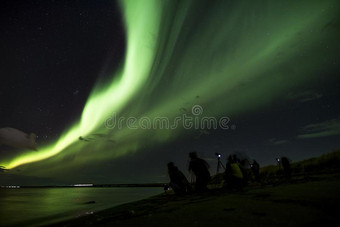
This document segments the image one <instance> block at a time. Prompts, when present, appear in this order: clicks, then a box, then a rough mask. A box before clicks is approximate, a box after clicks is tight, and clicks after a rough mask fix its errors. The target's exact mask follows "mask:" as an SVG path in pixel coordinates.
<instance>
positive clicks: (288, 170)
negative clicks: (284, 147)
mask: <svg viewBox="0 0 340 227" xmlns="http://www.w3.org/2000/svg"><path fill="white" fill-rule="evenodd" d="M281 163H282V168H283V172H284V174H285V177H286V179H287V180H290V178H291V177H292V170H291V168H290V161H289V159H288V158H287V157H282V158H281Z"/></svg>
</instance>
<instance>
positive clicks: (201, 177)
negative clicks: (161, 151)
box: [168, 152, 210, 194]
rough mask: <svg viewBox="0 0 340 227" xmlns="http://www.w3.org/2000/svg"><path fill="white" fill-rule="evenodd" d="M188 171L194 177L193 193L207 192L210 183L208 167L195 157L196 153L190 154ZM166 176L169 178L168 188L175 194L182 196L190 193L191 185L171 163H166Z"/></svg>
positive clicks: (204, 162)
mask: <svg viewBox="0 0 340 227" xmlns="http://www.w3.org/2000/svg"><path fill="white" fill-rule="evenodd" d="M189 157H190V163H189V171H190V172H192V173H193V174H194V175H195V177H196V181H195V186H194V191H195V192H204V191H207V190H208V188H207V185H208V183H209V181H210V173H209V165H208V163H207V162H206V161H204V160H203V159H201V158H199V157H197V153H196V152H190V153H189ZM168 174H169V178H170V184H169V186H170V187H171V188H172V189H173V191H174V192H175V193H177V194H183V193H188V192H191V191H192V189H191V185H190V183H189V181H188V180H187V178H186V177H185V176H184V174H183V173H182V172H181V171H180V170H179V169H178V168H177V167H176V166H175V165H174V163H173V162H169V163H168Z"/></svg>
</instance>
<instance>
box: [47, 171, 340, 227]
mask: <svg viewBox="0 0 340 227" xmlns="http://www.w3.org/2000/svg"><path fill="white" fill-rule="evenodd" d="M339 189H340V174H339V173H334V174H319V175H313V176H308V177H307V178H306V177H303V178H300V179H295V180H291V181H289V182H288V181H287V182H285V181H284V182H279V183H278V184H272V185H259V184H252V185H249V186H248V187H246V188H244V189H243V190H242V191H234V192H225V191H222V190H220V189H211V190H210V191H209V192H206V193H200V194H195V193H194V194H191V195H182V196H179V195H174V194H172V193H163V194H160V195H157V196H153V197H151V198H148V199H144V200H140V201H137V202H132V203H128V204H123V205H120V206H116V207H113V208H110V209H107V210H103V211H100V212H98V213H94V214H91V215H88V216H85V217H81V218H77V219H73V220H69V221H64V222H60V223H56V224H54V225H51V226H307V225H312V224H313V225H315V224H316V225H318V224H320V225H321V224H322V225H323V226H324V225H327V224H329V223H331V222H333V223H334V222H335V221H337V220H338V213H337V207H338V204H339V202H340V194H339Z"/></svg>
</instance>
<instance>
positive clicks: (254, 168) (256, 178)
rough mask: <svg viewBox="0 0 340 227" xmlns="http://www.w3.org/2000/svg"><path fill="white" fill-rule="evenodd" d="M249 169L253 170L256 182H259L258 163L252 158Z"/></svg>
mask: <svg viewBox="0 0 340 227" xmlns="http://www.w3.org/2000/svg"><path fill="white" fill-rule="evenodd" d="M251 171H252V172H253V175H254V178H255V181H256V182H260V164H259V163H258V162H257V161H256V160H254V161H253V163H252V164H251Z"/></svg>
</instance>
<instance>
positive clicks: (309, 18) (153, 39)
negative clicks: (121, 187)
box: [0, 0, 340, 184]
mask: <svg viewBox="0 0 340 227" xmlns="http://www.w3.org/2000/svg"><path fill="white" fill-rule="evenodd" d="M0 4H1V6H0V10H1V14H0V25H1V26H0V34H1V35H0V53H1V54H0V73H1V81H0V119H1V120H0V128H4V127H11V128H16V129H19V130H21V131H23V132H25V133H31V132H33V133H35V134H36V135H37V143H38V151H30V150H25V149H18V148H13V147H9V146H6V145H1V144H0V166H4V167H6V168H8V169H10V170H8V171H5V172H0V183H1V181H2V182H3V184H64V183H135V182H136V183H144V182H167V181H168V177H167V173H166V164H167V163H168V162H170V161H173V162H175V164H176V165H177V166H178V167H179V168H180V169H181V170H183V171H184V172H185V174H186V175H187V176H188V177H189V174H188V172H187V171H186V169H187V161H188V153H189V152H191V151H193V150H196V151H197V153H198V155H199V156H201V157H202V158H204V159H206V160H207V161H208V162H209V164H210V165H211V169H210V172H211V173H212V174H214V173H215V171H216V162H217V158H216V156H215V153H216V152H218V153H221V154H222V160H223V162H224V160H225V158H226V157H227V155H228V154H231V153H233V152H240V153H242V154H243V155H245V156H247V157H248V158H249V159H251V160H252V159H256V160H257V161H258V162H259V163H260V164H261V165H268V164H275V158H276V157H280V156H287V157H289V158H290V159H291V160H292V161H298V160H303V159H306V158H310V157H315V156H319V155H321V154H323V153H327V152H331V151H333V150H336V149H339V148H340V144H339V141H340V107H339V101H338V100H339V99H340V78H339V64H340V62H339V57H340V56H339V53H340V45H339V41H338V40H339V24H340V15H339V12H340V4H339V2H338V1H332V0H329V1H310V0H308V1H307V0H306V1H299V2H296V1H275V2H274V1H273V2H267V1H259V2H256V3H255V2H253V1H242V2H241V1H142V0H139V1H138V0H137V1H104V0H103V1H95V0H92V1H90V0H88V1H85V0H84V1H53V0H44V1H43V0H41V1H36V0H34V1H33V0H32V1H31V0H26V1H11V0H8V1H1V3H0ZM195 107H198V108H201V109H198V111H200V112H199V113H197V112H195V111H196V110H197V109H195ZM183 115H185V116H186V117H189V118H192V119H197V120H200V119H201V118H202V117H213V118H215V119H221V118H225V119H228V121H227V123H226V127H224V128H221V127H216V128H209V127H195V126H192V127H190V129H188V127H185V126H183V121H180V122H179V123H178V125H177V127H175V128H160V127H159V125H158V126H157V127H156V126H155V127H151V128H147V129H146V128H143V126H145V125H142V126H141V125H134V126H135V127H132V128H131V127H130V128H129V127H128V126H127V118H129V117H130V118H131V117H132V118H133V119H137V121H138V120H140V119H142V118H145V119H149V120H150V121H152V120H154V119H155V118H159V117H163V118H166V119H169V122H170V124H171V123H172V122H174V120H175V119H176V117H182V116H183ZM113 116H115V117H116V119H118V118H121V119H122V118H124V119H123V120H122V122H121V123H122V124H121V125H120V126H121V127H119V126H118V125H117V124H116V125H115V126H113V125H112V119H113ZM139 122H140V121H139ZM145 122H146V121H144V123H145ZM109 123H111V125H108V124H109ZM152 126H154V125H152Z"/></svg>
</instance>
